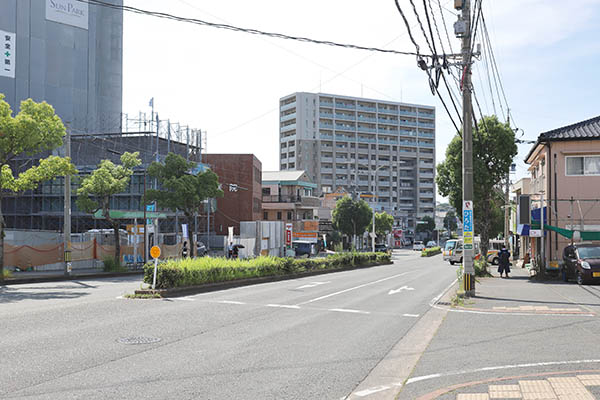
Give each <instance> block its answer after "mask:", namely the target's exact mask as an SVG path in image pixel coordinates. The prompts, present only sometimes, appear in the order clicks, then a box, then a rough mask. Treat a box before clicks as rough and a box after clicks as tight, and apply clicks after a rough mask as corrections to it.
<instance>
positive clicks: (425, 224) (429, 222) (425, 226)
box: [416, 215, 435, 237]
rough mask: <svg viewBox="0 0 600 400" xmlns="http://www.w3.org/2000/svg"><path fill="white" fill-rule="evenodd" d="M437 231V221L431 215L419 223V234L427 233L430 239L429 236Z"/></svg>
mask: <svg viewBox="0 0 600 400" xmlns="http://www.w3.org/2000/svg"><path fill="white" fill-rule="evenodd" d="M434 230H435V220H434V219H433V218H432V217H430V216H429V215H426V216H424V217H423V218H421V221H419V222H417V229H416V231H417V232H426V233H427V234H428V235H427V236H428V237H429V234H430V233H431V232H433V231H434Z"/></svg>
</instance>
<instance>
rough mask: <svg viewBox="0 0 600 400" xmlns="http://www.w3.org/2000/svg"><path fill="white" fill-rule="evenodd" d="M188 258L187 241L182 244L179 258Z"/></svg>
mask: <svg viewBox="0 0 600 400" xmlns="http://www.w3.org/2000/svg"><path fill="white" fill-rule="evenodd" d="M187 256H188V244H187V241H185V242H183V247H182V248H181V257H183V258H186V257H187Z"/></svg>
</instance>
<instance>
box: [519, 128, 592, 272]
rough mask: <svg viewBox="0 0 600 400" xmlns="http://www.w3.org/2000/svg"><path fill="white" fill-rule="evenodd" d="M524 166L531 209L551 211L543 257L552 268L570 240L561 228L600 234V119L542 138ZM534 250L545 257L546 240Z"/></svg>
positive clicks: (535, 243)
mask: <svg viewBox="0 0 600 400" xmlns="http://www.w3.org/2000/svg"><path fill="white" fill-rule="evenodd" d="M525 162H526V163H527V164H529V165H530V167H529V172H530V174H531V187H530V190H531V196H532V209H536V208H539V207H540V206H543V207H547V209H546V213H545V215H546V216H545V221H544V222H545V225H548V226H549V227H547V229H546V231H545V240H544V241H545V243H544V248H545V249H544V253H545V260H546V266H549V267H550V268H552V267H553V266H554V267H555V266H556V263H555V262H556V261H559V260H562V252H563V249H564V247H565V246H566V245H567V244H569V243H570V242H571V239H568V238H567V237H565V236H564V235H562V234H560V233H558V232H557V231H559V229H556V228H560V229H566V230H569V231H580V232H589V231H600V116H598V117H595V118H592V119H589V120H586V121H582V122H578V123H576V124H573V125H569V126H565V127H562V128H558V129H554V130H551V131H548V132H544V133H542V134H540V136H539V137H538V140H537V143H536V144H535V145H534V146H533V148H532V149H531V151H530V152H529V154H528V155H527V158H526V159H525ZM538 215H539V211H538ZM563 233H564V231H563ZM575 236H577V234H576V235H575ZM530 246H531V252H532V255H533V256H535V255H536V254H538V253H539V254H542V252H541V238H531V241H530Z"/></svg>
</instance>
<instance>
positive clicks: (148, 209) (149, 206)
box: [146, 204, 154, 225]
mask: <svg viewBox="0 0 600 400" xmlns="http://www.w3.org/2000/svg"><path fill="white" fill-rule="evenodd" d="M146 211H154V204H148V205H146ZM146 225H152V220H151V219H150V218H147V219H146Z"/></svg>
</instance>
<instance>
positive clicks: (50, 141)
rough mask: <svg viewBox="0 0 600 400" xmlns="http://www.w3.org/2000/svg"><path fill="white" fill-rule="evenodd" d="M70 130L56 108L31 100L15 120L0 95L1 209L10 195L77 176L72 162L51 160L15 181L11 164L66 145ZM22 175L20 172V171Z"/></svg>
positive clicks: (0, 223)
mask: <svg viewBox="0 0 600 400" xmlns="http://www.w3.org/2000/svg"><path fill="white" fill-rule="evenodd" d="M65 134H66V130H65V126H64V125H63V123H62V121H61V120H60V118H59V117H58V116H57V115H56V114H55V113H54V108H52V106H51V105H49V104H48V103H46V102H42V103H36V102H34V101H33V100H31V99H27V100H25V101H22V102H21V111H20V112H19V113H18V114H17V115H16V116H15V117H13V116H12V110H11V108H10V105H9V104H8V103H7V102H5V101H4V95H3V94H0V205H1V204H2V198H3V197H4V196H6V195H7V194H9V193H11V192H12V194H14V193H18V192H22V191H25V190H31V189H35V188H36V187H37V186H38V185H39V184H40V183H41V182H44V181H48V180H52V179H54V178H56V177H57V176H65V175H71V174H75V173H77V170H76V169H75V167H74V166H73V164H72V163H71V160H70V159H69V158H63V157H57V156H50V157H48V158H44V159H41V160H39V161H38V162H37V165H34V166H33V167H31V168H29V169H27V170H25V171H21V172H20V173H19V174H18V176H17V177H16V178H15V176H14V175H13V170H12V169H11V166H10V163H11V162H12V161H14V160H15V158H16V157H17V156H19V155H27V156H34V155H35V154H38V153H40V152H43V151H47V150H52V149H55V148H57V147H59V146H61V145H62V144H63V142H62V138H63V136H65ZM16 172H19V171H16ZM2 280H4V216H3V214H2V210H1V207H0V281H2Z"/></svg>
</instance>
